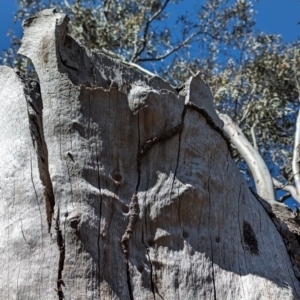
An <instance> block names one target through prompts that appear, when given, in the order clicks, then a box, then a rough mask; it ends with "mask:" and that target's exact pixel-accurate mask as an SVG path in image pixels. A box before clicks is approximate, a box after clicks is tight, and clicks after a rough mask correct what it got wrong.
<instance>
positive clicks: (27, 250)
mask: <svg viewBox="0 0 300 300" xmlns="http://www.w3.org/2000/svg"><path fill="white" fill-rule="evenodd" d="M67 23H68V19H67V17H66V16H65V15H64V14H60V13H56V12H55V11H53V10H45V11H43V12H41V13H39V14H38V15H37V16H35V17H32V18H30V19H28V20H27V21H26V22H25V23H24V30H25V35H24V39H23V44H22V47H21V49H20V53H21V54H23V55H25V56H27V57H28V58H30V59H31V60H32V62H33V64H34V67H35V70H36V72H37V74H38V77H39V82H40V88H39V84H38V83H36V82H33V81H30V80H28V79H26V78H24V77H22V76H18V75H17V74H15V72H14V71H13V70H11V69H9V68H6V67H2V68H1V69H0V85H1V89H0V99H1V102H0V103H1V104H0V105H1V106H0V123H1V131H0V142H1V148H0V149H1V150H0V151H1V160H0V195H1V202H0V205H1V210H0V214H1V218H0V224H1V226H0V240H1V244H0V247H1V248H0V255H1V259H0V270H1V271H0V299H51V300H52V299H76V300H77V299H78V300H80V299H122V300H123V299H170V300H171V299H172V300H173V299H300V288H299V281H298V279H297V276H298V273H297V272H298V269H297V266H296V264H297V261H296V262H295V260H296V258H295V257H294V256H291V254H290V253H288V251H287V248H286V245H285V244H284V241H283V239H282V237H281V235H280V234H279V232H278V230H277V228H276V227H275V225H277V227H280V226H282V225H281V223H280V221H278V220H277V219H276V218H275V217H274V216H273V215H272V208H270V207H269V209H270V211H269V212H267V211H268V208H267V207H264V206H266V205H267V204H266V203H264V201H263V200H261V199H257V198H256V197H255V196H254V195H253V194H252V193H251V191H250V190H249V189H248V187H247V184H246V183H245V181H244V180H243V178H242V176H241V175H240V173H239V171H238V169H237V168H236V166H235V163H234V161H233V160H232V159H231V155H230V152H229V148H228V143H227V139H226V137H225V135H224V133H223V131H222V129H221V128H222V126H223V125H222V122H221V121H220V120H219V118H218V116H217V114H216V112H215V110H214V107H213V102H212V96H211V94H210V91H209V89H208V88H207V86H206V85H205V84H204V83H203V82H202V81H201V79H200V77H199V75H198V76H196V77H194V78H192V79H190V80H189V81H188V82H187V83H186V84H185V87H184V89H183V90H181V91H180V92H177V91H176V90H175V89H173V88H172V87H171V86H169V85H168V84H167V83H166V82H164V81H163V80H162V79H160V78H152V79H147V78H145V77H143V75H141V74H140V73H139V72H138V71H136V70H134V69H131V68H128V67H125V66H123V65H121V64H119V63H117V62H115V61H113V60H111V59H109V58H107V57H105V56H103V55H101V54H95V53H92V54H87V53H86V50H85V49H84V48H83V47H81V46H80V45H78V44H77V43H76V42H75V41H74V40H73V39H72V38H71V37H70V36H68V35H67V34H66V31H67ZM262 204H263V205H262ZM278 209H280V207H278ZM268 213H269V214H270V215H271V216H272V217H273V219H272V218H270V217H269V215H268ZM274 220H275V221H276V220H277V223H278V224H276V222H275V221H274ZM274 224H275V225H274ZM287 231H289V230H288V229H287Z"/></svg>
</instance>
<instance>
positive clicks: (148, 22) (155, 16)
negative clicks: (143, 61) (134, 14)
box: [131, 0, 170, 62]
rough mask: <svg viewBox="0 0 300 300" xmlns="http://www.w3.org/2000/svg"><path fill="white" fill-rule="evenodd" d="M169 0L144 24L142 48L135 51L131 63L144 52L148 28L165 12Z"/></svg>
mask: <svg viewBox="0 0 300 300" xmlns="http://www.w3.org/2000/svg"><path fill="white" fill-rule="evenodd" d="M169 2H170V0H166V1H165V3H164V4H163V5H162V7H161V8H160V9H159V10H158V11H157V12H156V13H155V14H154V15H153V16H151V17H150V18H149V20H148V21H146V24H145V28H144V32H143V39H142V46H141V48H140V49H139V50H137V51H136V52H135V53H134V54H133V57H132V59H131V62H135V61H137V58H138V57H139V56H140V55H141V53H142V52H143V51H144V50H145V48H146V45H147V41H148V40H147V34H148V31H149V27H150V25H151V23H152V22H153V21H154V20H155V19H156V18H158V17H159V15H160V14H161V13H162V12H163V11H164V10H165V8H166V7H167V5H168V4H169Z"/></svg>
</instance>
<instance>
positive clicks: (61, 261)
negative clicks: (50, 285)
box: [55, 208, 65, 300]
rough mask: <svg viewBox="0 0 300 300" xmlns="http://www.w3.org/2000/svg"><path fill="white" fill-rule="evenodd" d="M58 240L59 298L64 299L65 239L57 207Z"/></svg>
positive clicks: (56, 228)
mask: <svg viewBox="0 0 300 300" xmlns="http://www.w3.org/2000/svg"><path fill="white" fill-rule="evenodd" d="M55 230H56V242H57V246H58V249H59V262H58V274H57V295H58V298H59V300H63V299H64V293H63V290H62V286H64V281H63V278H62V272H63V269H64V263H65V241H64V238H63V236H62V231H61V228H60V218H59V208H58V209H57V216H56V226H55Z"/></svg>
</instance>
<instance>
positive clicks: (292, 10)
mask: <svg viewBox="0 0 300 300" xmlns="http://www.w3.org/2000/svg"><path fill="white" fill-rule="evenodd" d="M16 8H17V5H16V3H15V1H14V0H0V52H2V51H3V49H5V48H8V47H9V37H7V32H8V30H9V29H10V28H14V30H15V32H16V33H17V34H18V35H21V32H22V29H21V24H14V23H13V14H14V11H15V10H16ZM254 9H255V11H257V15H256V20H257V25H256V28H257V29H258V30H260V31H264V32H266V33H278V34H281V35H282V37H283V39H284V41H286V42H291V41H293V40H295V39H296V38H297V37H300V25H297V23H298V21H299V20H300V0H260V1H259V2H258V3H257V4H256V5H255V7H254Z"/></svg>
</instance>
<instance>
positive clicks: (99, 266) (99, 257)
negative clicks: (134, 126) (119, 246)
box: [96, 143, 103, 295]
mask: <svg viewBox="0 0 300 300" xmlns="http://www.w3.org/2000/svg"><path fill="white" fill-rule="evenodd" d="M96 159H97V176H98V178H97V180H98V189H99V192H100V203H99V223H98V226H99V230H98V236H97V248H98V269H99V277H100V278H99V295H100V290H101V289H100V282H101V264H100V261H101V255H100V253H101V249H100V237H101V216H102V201H103V198H102V192H101V180H100V167H99V163H100V162H99V157H98V144H97V143H96Z"/></svg>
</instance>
